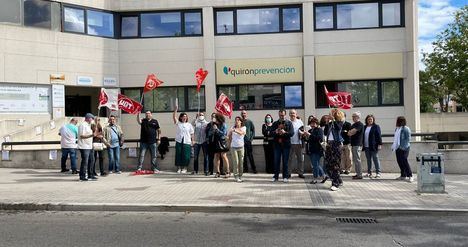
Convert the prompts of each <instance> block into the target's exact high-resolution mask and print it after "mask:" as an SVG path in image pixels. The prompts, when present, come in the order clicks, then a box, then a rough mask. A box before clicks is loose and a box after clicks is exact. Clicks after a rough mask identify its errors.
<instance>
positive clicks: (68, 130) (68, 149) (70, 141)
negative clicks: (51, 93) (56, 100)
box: [59, 118, 78, 174]
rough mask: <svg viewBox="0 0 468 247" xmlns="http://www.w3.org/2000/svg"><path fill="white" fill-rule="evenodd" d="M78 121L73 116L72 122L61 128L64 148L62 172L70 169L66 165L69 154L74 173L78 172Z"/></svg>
mask: <svg viewBox="0 0 468 247" xmlns="http://www.w3.org/2000/svg"><path fill="white" fill-rule="evenodd" d="M77 123H78V121H76V119H75V118H72V119H71V120H70V123H68V124H65V125H64V126H62V127H61V128H60V130H59V136H60V147H61V148H62V150H61V151H62V159H61V167H62V170H61V172H68V171H70V170H69V169H67V166H66V162H67V158H68V155H70V166H71V170H72V174H77V173H78V171H77V170H76V148H77V144H76V142H77V140H78V128H77V127H76V124H77Z"/></svg>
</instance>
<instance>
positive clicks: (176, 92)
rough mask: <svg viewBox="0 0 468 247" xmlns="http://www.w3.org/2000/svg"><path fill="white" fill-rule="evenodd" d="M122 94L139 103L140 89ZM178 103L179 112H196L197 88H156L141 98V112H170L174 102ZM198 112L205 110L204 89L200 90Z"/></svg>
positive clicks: (123, 91)
mask: <svg viewBox="0 0 468 247" xmlns="http://www.w3.org/2000/svg"><path fill="white" fill-rule="evenodd" d="M122 93H123V94H124V95H126V96H128V97H130V98H131V99H133V100H136V101H138V102H140V97H141V93H142V89H140V88H138V89H133V88H131V89H128V88H125V89H122ZM176 99H177V102H178V105H179V112H183V111H197V110H198V94H197V88H196V87H192V86H185V87H158V88H157V89H156V90H153V91H151V92H147V93H145V95H144V98H143V111H151V112H172V111H174V107H175V102H176ZM200 110H201V111H204V110H205V88H204V86H202V87H201V89H200Z"/></svg>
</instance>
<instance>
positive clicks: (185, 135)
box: [172, 106, 195, 173]
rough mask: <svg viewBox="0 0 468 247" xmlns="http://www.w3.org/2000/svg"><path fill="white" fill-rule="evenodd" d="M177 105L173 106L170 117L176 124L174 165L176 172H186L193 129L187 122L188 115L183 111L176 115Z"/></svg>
mask: <svg viewBox="0 0 468 247" xmlns="http://www.w3.org/2000/svg"><path fill="white" fill-rule="evenodd" d="M177 110H178V107H177V106H176V107H175V110H174V113H173V115H172V119H173V120H174V124H175V125H176V126H177V129H176V138H175V141H176V153H175V165H176V166H177V173H187V167H188V166H189V164H190V156H191V153H192V152H191V151H192V146H193V144H194V137H193V134H194V132H195V131H194V130H193V126H192V124H190V123H189V122H188V116H187V114H186V113H185V112H183V113H181V114H180V115H179V118H177V117H176V115H177Z"/></svg>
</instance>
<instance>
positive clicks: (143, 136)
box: [137, 111, 161, 173]
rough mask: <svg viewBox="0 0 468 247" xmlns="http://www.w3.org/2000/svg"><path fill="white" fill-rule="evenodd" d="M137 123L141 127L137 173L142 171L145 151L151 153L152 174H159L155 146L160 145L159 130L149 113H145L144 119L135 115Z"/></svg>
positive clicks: (157, 124)
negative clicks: (148, 150)
mask: <svg viewBox="0 0 468 247" xmlns="http://www.w3.org/2000/svg"><path fill="white" fill-rule="evenodd" d="M137 123H138V124H139V125H141V130H140V159H139V160H138V167H137V172H138V171H141V170H142V169H143V162H144V161H145V154H146V150H147V149H148V148H149V149H150V151H151V169H152V170H153V172H154V173H159V169H158V166H157V163H156V150H157V145H158V144H159V143H160V136H161V129H160V127H159V123H158V121H157V120H156V119H153V115H152V113H151V111H147V112H145V118H143V119H140V116H139V115H137Z"/></svg>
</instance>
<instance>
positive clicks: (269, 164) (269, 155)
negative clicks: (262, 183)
mask: <svg viewBox="0 0 468 247" xmlns="http://www.w3.org/2000/svg"><path fill="white" fill-rule="evenodd" d="M263 152H264V154H265V171H266V173H271V174H272V173H274V172H275V153H274V149H273V141H269V142H267V143H264V144H263ZM244 160H245V159H244Z"/></svg>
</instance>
